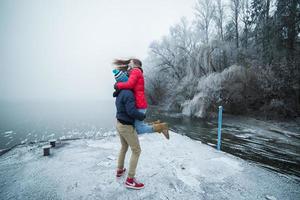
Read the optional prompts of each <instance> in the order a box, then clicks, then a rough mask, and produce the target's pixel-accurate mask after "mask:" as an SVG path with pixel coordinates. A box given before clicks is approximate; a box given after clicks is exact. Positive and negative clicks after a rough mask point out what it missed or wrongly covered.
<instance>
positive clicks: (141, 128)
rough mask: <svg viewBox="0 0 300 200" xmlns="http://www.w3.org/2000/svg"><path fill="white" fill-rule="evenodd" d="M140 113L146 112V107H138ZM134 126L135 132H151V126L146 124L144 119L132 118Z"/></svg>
mask: <svg viewBox="0 0 300 200" xmlns="http://www.w3.org/2000/svg"><path fill="white" fill-rule="evenodd" d="M138 111H139V112H141V113H144V114H145V113H146V111H147V109H138ZM134 127H135V129H136V132H137V134H144V133H153V132H154V130H153V127H152V126H150V125H148V124H146V123H145V122H144V121H140V120H134Z"/></svg>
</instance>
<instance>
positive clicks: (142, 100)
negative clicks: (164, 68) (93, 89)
mask: <svg viewBox="0 0 300 200" xmlns="http://www.w3.org/2000/svg"><path fill="white" fill-rule="evenodd" d="M113 64H114V66H115V69H114V70H113V73H114V76H115V79H116V84H115V86H114V88H115V92H114V94H113V96H114V97H116V108H117V114H116V118H117V131H118V133H119V136H120V141H121V150H120V153H119V157H118V168H117V175H116V176H117V177H121V176H122V175H124V173H125V171H126V168H124V160H125V156H126V152H127V150H128V146H129V147H130V148H131V151H132V154H131V158H130V164H129V171H128V176H127V179H126V181H125V187H127V188H131V189H142V188H144V184H143V183H140V182H138V181H137V180H136V179H135V170H136V167H137V163H138V159H139V156H140V154H141V147H140V143H139V138H138V135H140V134H146V133H155V132H157V133H161V134H163V135H164V136H165V137H166V138H167V139H169V131H168V125H167V124H166V123H161V122H160V121H155V122H153V123H152V124H146V123H145V122H144V121H143V120H144V119H145V118H146V115H145V114H146V110H147V101H146V96H145V87H144V76H143V69H142V62H141V61H140V60H138V59H129V60H120V59H117V60H115V61H114V62H113Z"/></svg>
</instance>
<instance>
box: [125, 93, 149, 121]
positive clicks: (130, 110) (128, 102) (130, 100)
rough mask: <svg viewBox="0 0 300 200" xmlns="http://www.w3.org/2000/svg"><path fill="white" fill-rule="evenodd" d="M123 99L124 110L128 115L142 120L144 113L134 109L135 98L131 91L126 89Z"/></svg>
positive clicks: (144, 116)
mask: <svg viewBox="0 0 300 200" xmlns="http://www.w3.org/2000/svg"><path fill="white" fill-rule="evenodd" d="M124 101H125V108H126V112H127V114H128V115H129V116H130V117H132V118H134V119H138V120H140V121H143V120H144V119H145V118H146V115H145V114H144V113H141V112H139V111H138V110H137V109H136V107H135V99H134V96H133V92H132V91H130V90H128V91H127V93H126V96H125V98H124Z"/></svg>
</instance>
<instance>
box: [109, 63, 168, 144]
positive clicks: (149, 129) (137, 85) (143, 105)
mask: <svg viewBox="0 0 300 200" xmlns="http://www.w3.org/2000/svg"><path fill="white" fill-rule="evenodd" d="M113 64H115V65H117V67H116V68H118V69H126V68H128V72H129V79H128V81H127V82H117V83H116V84H115V89H116V90H122V89H129V90H133V93H134V97H135V103H136V108H137V109H138V111H140V112H142V113H144V114H146V111H147V107H148V105H147V100H146V96H145V81H144V76H143V69H142V62H141V61H140V60H138V59H129V60H120V59H116V60H115V61H114V62H113ZM134 126H135V128H136V131H137V132H138V134H143V133H153V132H158V133H163V135H164V136H165V137H166V138H167V139H169V138H170V136H169V129H168V125H167V124H166V123H154V124H153V125H148V124H145V123H144V121H142V120H138V119H136V120H135V121H134Z"/></svg>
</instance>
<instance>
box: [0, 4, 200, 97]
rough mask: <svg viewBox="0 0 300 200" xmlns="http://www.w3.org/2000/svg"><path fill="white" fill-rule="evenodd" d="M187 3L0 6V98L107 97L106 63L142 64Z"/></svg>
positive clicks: (188, 11) (189, 8)
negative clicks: (134, 61) (139, 61)
mask: <svg viewBox="0 0 300 200" xmlns="http://www.w3.org/2000/svg"><path fill="white" fill-rule="evenodd" d="M194 3H195V1H194V0H181V1H179V0H177V1H174V0H164V1H162V0H151V1H146V0H145V1H140V0H127V1H122V0H111V1H108V0H107V1H105V0H98V1H96V0H91V1H84V0H81V1H79V0H77V1H69V0H64V1H62V0H44V1H38V0H27V1H21V0H2V1H1V2H0V69H1V71H0V99H1V100H74V99H75V100H90V99H92V100H93V99H103V100H107V99H112V97H111V96H112V90H113V89H112V87H113V83H114V79H113V76H112V73H111V69H112V64H111V62H112V60H113V59H114V58H128V57H137V58H140V59H144V58H145V57H146V55H147V51H148V46H149V44H150V43H151V41H153V40H158V39H160V38H161V37H162V36H163V35H165V34H167V33H168V31H169V27H170V26H171V25H173V24H175V23H176V22H178V21H179V20H180V18H181V17H182V16H186V17H187V18H191V17H192V16H193V6H194Z"/></svg>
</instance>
